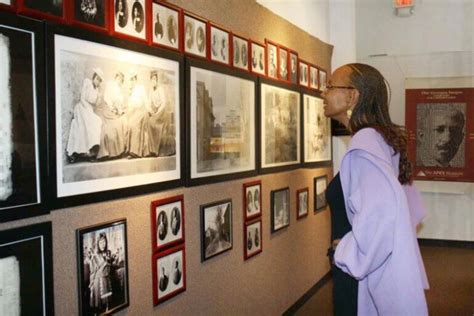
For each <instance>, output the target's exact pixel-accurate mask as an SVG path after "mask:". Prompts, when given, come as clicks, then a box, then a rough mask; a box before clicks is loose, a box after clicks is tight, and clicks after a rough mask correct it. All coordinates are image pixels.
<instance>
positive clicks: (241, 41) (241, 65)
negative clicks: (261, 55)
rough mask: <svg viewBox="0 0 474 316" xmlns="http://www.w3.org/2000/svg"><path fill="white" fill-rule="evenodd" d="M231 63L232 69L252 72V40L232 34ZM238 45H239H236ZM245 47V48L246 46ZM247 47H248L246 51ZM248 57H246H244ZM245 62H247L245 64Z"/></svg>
mask: <svg viewBox="0 0 474 316" xmlns="http://www.w3.org/2000/svg"><path fill="white" fill-rule="evenodd" d="M231 43H232V45H231V46H232V48H231V52H232V54H231V58H230V59H231V61H232V67H234V68H235V69H239V70H244V71H248V72H250V71H251V57H250V56H251V50H250V46H251V45H250V44H251V42H250V39H248V38H245V37H243V36H239V35H237V34H234V33H233V34H232V42H231ZM236 44H237V45H236ZM244 45H245V46H244ZM245 47H247V48H246V49H245ZM244 55H246V56H244ZM244 61H245V62H244Z"/></svg>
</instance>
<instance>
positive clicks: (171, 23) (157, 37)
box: [151, 0, 182, 51]
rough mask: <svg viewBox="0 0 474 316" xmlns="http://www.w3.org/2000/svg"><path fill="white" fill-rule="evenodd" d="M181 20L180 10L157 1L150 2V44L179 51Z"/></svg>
mask: <svg viewBox="0 0 474 316" xmlns="http://www.w3.org/2000/svg"><path fill="white" fill-rule="evenodd" d="M181 19H182V9H181V8H178V7H175V6H173V5H171V4H169V3H167V2H162V1H158V0H155V1H154V2H152V23H151V27H152V31H151V39H152V40H151V43H152V44H154V45H160V46H164V47H167V48H171V49H174V50H177V51H181V50H182V46H181V45H182V41H181V30H180V27H181Z"/></svg>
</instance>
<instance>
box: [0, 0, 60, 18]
mask: <svg viewBox="0 0 474 316" xmlns="http://www.w3.org/2000/svg"><path fill="white" fill-rule="evenodd" d="M2 1H4V2H5V0H2ZM6 2H7V3H9V2H10V3H11V2H12V0H10V1H9V0H6ZM66 2H67V1H66V0H42V1H38V0H17V3H18V9H19V10H18V12H19V13H21V14H25V15H29V16H33V17H35V18H40V19H43V18H45V19H48V20H53V21H56V22H65V12H66Z"/></svg>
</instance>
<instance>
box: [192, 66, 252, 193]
mask: <svg viewBox="0 0 474 316" xmlns="http://www.w3.org/2000/svg"><path fill="white" fill-rule="evenodd" d="M192 68H198V69H202V70H205V71H211V72H215V73H217V74H218V75H227V76H231V77H234V78H239V79H244V80H248V81H251V82H253V86H254V91H255V96H254V102H255V103H254V105H253V106H254V113H253V117H254V119H255V122H254V124H255V125H254V136H255V135H257V133H258V129H259V127H258V121H259V119H258V108H257V107H258V101H257V97H256V96H257V95H258V85H257V78H256V77H255V76H253V75H251V74H250V73H246V72H242V71H238V72H236V71H234V70H232V68H230V67H226V66H223V65H219V64H217V63H211V62H209V61H204V60H201V59H196V58H190V57H187V58H186V136H187V138H186V140H187V141H186V186H195V185H202V184H208V183H215V182H222V181H229V180H235V179H240V178H247V177H252V176H255V175H257V166H258V153H257V149H258V148H259V147H258V146H259V140H258V138H256V137H254V138H253V139H254V140H255V144H254V146H251V149H253V150H254V160H255V162H254V166H253V168H251V169H249V170H244V171H236V172H232V171H230V172H226V171H225V170H224V171H223V172H221V173H220V174H216V175H208V176H199V177H196V176H194V177H193V172H195V171H194V168H193V157H192V156H193V155H192V145H191V142H192V133H193V131H192V130H191V129H192V128H191V122H192V119H193V118H192V109H191V107H192V102H193V100H192V97H191V85H192V84H191V71H192ZM196 134H197V133H196ZM196 137H197V136H196ZM251 140H252V135H250V141H251ZM252 147H254V148H252ZM196 162H197V157H196Z"/></svg>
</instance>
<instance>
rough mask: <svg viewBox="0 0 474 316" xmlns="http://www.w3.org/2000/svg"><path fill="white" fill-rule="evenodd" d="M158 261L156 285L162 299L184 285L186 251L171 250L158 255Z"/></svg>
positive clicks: (159, 297) (159, 298)
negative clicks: (165, 253)
mask: <svg viewBox="0 0 474 316" xmlns="http://www.w3.org/2000/svg"><path fill="white" fill-rule="evenodd" d="M156 261H157V262H156V270H157V271H156V276H157V280H156V285H157V288H158V301H160V300H161V299H163V298H164V297H166V296H168V295H170V294H173V293H175V292H176V291H178V290H180V289H183V287H184V279H185V275H184V266H183V264H184V251H183V250H179V251H176V252H171V253H169V254H167V255H165V256H162V257H161V256H160V257H158V258H157V259H156Z"/></svg>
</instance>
